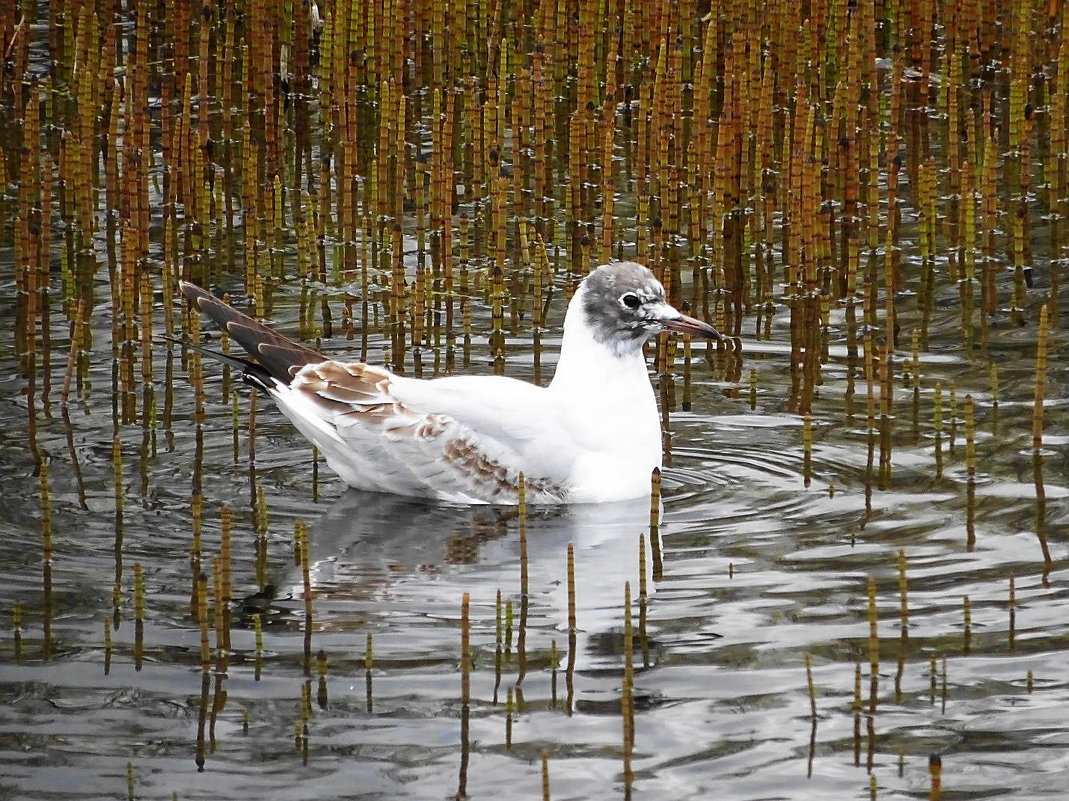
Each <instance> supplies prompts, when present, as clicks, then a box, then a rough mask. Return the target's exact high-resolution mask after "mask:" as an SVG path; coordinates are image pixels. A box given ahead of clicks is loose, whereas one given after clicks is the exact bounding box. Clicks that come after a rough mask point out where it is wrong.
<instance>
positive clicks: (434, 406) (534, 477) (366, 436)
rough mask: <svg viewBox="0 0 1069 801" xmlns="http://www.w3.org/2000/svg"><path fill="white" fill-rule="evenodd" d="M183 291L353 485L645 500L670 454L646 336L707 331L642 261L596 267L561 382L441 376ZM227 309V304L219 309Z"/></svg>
mask: <svg viewBox="0 0 1069 801" xmlns="http://www.w3.org/2000/svg"><path fill="white" fill-rule="evenodd" d="M182 290H183V292H184V293H185V294H186V296H187V297H189V298H190V300H192V301H194V303H196V305H197V306H198V308H200V309H201V310H203V311H205V312H206V313H208V314H209V316H211V317H213V318H214V319H215V320H216V322H218V323H219V324H220V325H222V326H224V327H226V328H227V330H228V331H230V333H231V334H232V335H234V337H235V338H236V339H237V340H238V341H239V342H240V343H241V344H242V345H243V347H245V349H246V350H248V351H249V352H250V353H252V354H253V355H254V356H257V357H258V362H257V363H243V366H244V367H245V368H246V369H245V373H244V377H245V378H246V380H248V381H250V383H253V384H257V385H259V386H261V387H263V388H265V389H266V390H267V391H268V392H269V393H270V394H271V396H272V398H273V399H274V400H275V402H276V403H277V405H278V407H279V408H280V409H281V410H282V412H283V413H284V414H285V415H286V417H288V418H289V419H290V420H291V421H292V422H293V424H294V425H295V426H296V427H297V429H298V430H300V431H301V433H302V434H304V436H305V437H307V438H308V439H309V440H311V441H312V442H313V443H314V444H315V445H316V446H317V447H318V449H319V451H320V453H321V454H322V455H323V457H324V458H325V460H326V462H327V464H328V465H329V466H330V467H331V468H332V469H333V470H334V471H335V472H336V473H337V474H338V475H339V476H340V477H341V478H342V479H343V480H344V481H345V482H346V483H347V484H349V485H350V486H352V487H355V488H357V489H363V490H371V491H377V492H388V493H395V494H399V495H410V496H418V497H429V498H436V499H439V500H444V501H451V502H457V503H505V504H515V503H516V502H517V500H518V487H519V481H520V475H521V474H522V475H523V476H524V480H525V483H526V488H527V499H528V501H529V502H533V503H598V502H603V501H617V500H624V499H628V498H636V497H640V496H642V495H645V494H647V493H648V492H649V488H650V475H651V473H652V471H653V469H654V468H655V467H659V466H660V464H661V428H660V419H659V416H658V414H657V404H656V398H655V396H654V392H653V387H652V385H651V383H650V378H649V374H648V371H647V366H646V360H645V357H644V355H643V351H642V344H643V342H645V340H646V339H648V338H649V337H650V336H652V335H653V334H655V333H657V332H658V331H662V330H665V329H675V330H679V331H684V332H688V333H694V334H699V335H703V336H707V337H716V336H718V334H717V333H716V331H715V330H714V329H712V328H711V327H710V326H707V325H705V324H704V323H701V322H699V321H697V320H694V319H693V318H690V317H687V316H685V315H682V314H680V313H679V312H678V311H676V310H675V309H674V308H672V307H671V306H669V305H668V304H667V303H666V302H665V299H664V290H663V288H662V287H661V285H660V283H658V282H657V280H656V279H655V278H654V277H653V274H652V273H651V272H650V271H649V270H648V269H646V268H645V267H643V266H641V265H638V264H635V263H632V262H622V263H617V264H611V265H603V266H602V267H599V268H598V269H597V270H595V271H593V272H592V273H591V274H590V275H589V276H588V277H587V278H586V279H584V281H583V282H582V284H580V286H579V288H578V289H577V290H576V293H575V295H574V296H573V298H572V300H571V302H570V303H569V306H568V311H567V314H566V316H565V321H564V336H563V339H562V343H561V352H560V358H559V360H558V362H557V369H556V372H555V374H554V376H553V380H552V381H551V382H550V384H549V385H548V386H546V387H539V386H536V385H534V384H530V383H527V382H524V381H520V380H517V379H514V378H506V377H501V376H450V377H445V378H437V379H431V380H423V379H416V378H408V377H404V376H396V375H393V374H391V373H389V372H388V371H386V370H384V369H382V368H379V367H374V366H371V365H367V364H362V363H355V364H345V363H342V362H337V361H333V360H329V359H326V358H324V357H323V356H321V355H319V354H315V353H314V352H313V351H309V350H307V349H305V348H303V347H302V346H299V345H297V344H295V343H292V342H290V341H289V340H286V339H284V338H283V337H281V336H279V335H278V334H275V333H274V332H272V331H271V330H270V329H267V328H266V327H264V326H262V325H260V324H259V323H256V322H255V321H253V320H251V319H250V318H247V317H245V316H244V315H241V314H240V313H239V312H236V311H234V310H233V309H230V307H228V306H226V305H225V304H223V303H222V302H221V301H218V300H217V299H215V298H213V297H212V296H210V295H209V294H208V293H206V292H204V290H201V289H199V288H197V287H194V286H193V285H191V284H183V285H182ZM220 307H221V308H220Z"/></svg>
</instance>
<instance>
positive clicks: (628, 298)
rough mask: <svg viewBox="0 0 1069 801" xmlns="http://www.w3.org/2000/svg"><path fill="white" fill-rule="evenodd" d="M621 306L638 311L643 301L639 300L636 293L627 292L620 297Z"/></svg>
mask: <svg viewBox="0 0 1069 801" xmlns="http://www.w3.org/2000/svg"><path fill="white" fill-rule="evenodd" d="M620 305H621V306H626V307H627V308H629V309H637V308H638V307H639V306H641V305H642V301H641V300H639V299H638V295H636V294H635V293H634V292H625V293H624V294H623V295H621V296H620Z"/></svg>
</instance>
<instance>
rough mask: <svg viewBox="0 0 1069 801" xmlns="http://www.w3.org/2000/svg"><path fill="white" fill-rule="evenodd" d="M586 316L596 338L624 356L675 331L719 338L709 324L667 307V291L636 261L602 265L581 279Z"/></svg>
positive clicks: (584, 313)
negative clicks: (665, 292) (648, 341)
mask: <svg viewBox="0 0 1069 801" xmlns="http://www.w3.org/2000/svg"><path fill="white" fill-rule="evenodd" d="M583 289H584V291H583V297H582V305H583V316H584V318H585V321H586V324H587V326H588V327H589V329H590V330H591V332H592V333H593V336H594V339H595V341H597V342H600V343H601V344H603V345H607V346H608V347H610V348H611V349H612V350H613V351H614V352H615V353H617V354H623V353H627V352H630V351H634V350H637V349H638V348H640V347H641V346H642V343H643V342H645V341H646V340H647V339H649V338H650V337H651V336H653V335H654V334H657V333H659V332H661V331H664V330H669V329H670V330H675V331H681V332H684V333H689V334H696V335H698V336H704V337H708V338H710V339H719V338H720V334H719V333H717V331H716V329H714V328H713V327H712V326H710V325H706V324H705V323H702V322H700V321H698V320H695V319H694V318H692V317H687V316H686V315H684V314H680V313H679V312H678V311H677V310H676V309H674V308H672V307H671V306H670V305H668V302H667V300H666V299H665V294H664V287H663V286H661V282H660V281H658V280H657V278H656V277H655V276H654V275H653V273H652V272H651V271H650V270H649V268H648V267H644V266H643V265H641V264H638V263H636V262H633V261H621V262H615V263H613V264H603V265H602V266H600V267H598V268H597V269H596V270H594V271H593V272H591V273H590V274H589V275H588V276H587V277H586V278H585V279H584V280H583Z"/></svg>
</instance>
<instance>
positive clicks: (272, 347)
mask: <svg viewBox="0 0 1069 801" xmlns="http://www.w3.org/2000/svg"><path fill="white" fill-rule="evenodd" d="M178 289H179V290H180V291H181V293H182V295H183V296H184V297H185V298H186V300H188V301H189V302H190V303H191V304H193V306H194V307H195V308H196V309H197V310H198V311H202V312H204V313H205V314H207V315H208V317H210V318H211V319H212V320H213V321H214V322H215V324H216V325H218V326H219V327H220V328H222V329H223V330H224V331H226V332H227V333H229V334H230V336H232V337H233V338H234V339H235V340H236V341H237V342H238V344H240V345H241V347H242V348H244V349H245V351H246V352H247V353H248V354H249V355H250V356H253V357H254V358H256V359H257V360H258V362H259V365H260V366H261V367H263V368H264V369H265V370H266V371H267V373H269V374H270V375H271V376H272V377H274V378H275V379H277V380H278V381H281V382H282V383H283V384H288V383H289V381H290V379H291V378H292V375H291V368H292V367H294V366H297V367H298V368H299V367H303V366H304V365H306V364H312V363H315V362H321V361H324V360H325V358H326V357H325V356H323V355H322V354H321V353H316V352H315V351H314V350H311V349H309V348H306V347H304V346H303V345H299V344H297V343H296V342H294V341H293V340H290V339H287V338H286V337H284V336H282V335H281V334H279V333H276V332H275V331H272V330H271V329H270V328H268V327H267V326H266V325H264V324H263V323H261V322H258V321H257V320H254V319H253V318H251V317H249V316H248V315H247V314H244V313H242V312H240V311H238V310H237V309H235V308H234V307H233V306H231V305H229V304H228V303H225V302H224V301H222V300H221V299H219V298H217V297H215V295H213V294H212V293H211V292H209V291H208V290H206V289H204V288H203V287H199V286H197V285H196V284H191V283H190V282H189V281H181V280H180V281H179V282H178Z"/></svg>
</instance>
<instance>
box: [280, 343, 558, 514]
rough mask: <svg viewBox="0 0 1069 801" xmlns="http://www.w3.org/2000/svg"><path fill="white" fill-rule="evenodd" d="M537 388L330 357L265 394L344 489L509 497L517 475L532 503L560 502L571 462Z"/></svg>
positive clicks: (470, 498)
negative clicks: (416, 375) (411, 373)
mask: <svg viewBox="0 0 1069 801" xmlns="http://www.w3.org/2000/svg"><path fill="white" fill-rule="evenodd" d="M544 393H545V390H543V389H541V388H540V387H536V386H534V385H532V384H526V383H524V382H522V381H516V380H515V379H507V378H499V377H496V376H482V377H456V378H440V379H434V380H430V381H424V380H419V379H412V378H404V377H401V376H395V375H392V374H391V373H389V372H388V371H386V370H384V369H382V368H380V367H374V366H372V365H368V364H361V363H353V364H345V363H342V362H337V361H332V360H327V361H322V362H319V363H314V364H307V365H305V366H304V367H302V368H301V369H300V370H298V371H297V372H296V374H295V375H294V376H293V379H292V380H291V381H290V383H289V385H288V386H287V387H279V388H278V389H275V390H273V391H272V394H273V395H274V396H275V399H276V401H277V402H278V404H279V406H280V408H281V409H282V410H283V412H285V414H286V415H287V416H288V417H289V418H290V420H292V421H293V423H294V424H295V425H296V426H297V428H298V429H300V430H301V432H302V433H304V434H305V436H307V437H308V438H309V439H311V440H312V441H313V442H314V443H315V444H316V445H317V446H318V447H319V449H320V451H321V452H322V453H323V455H324V457H325V458H326V460H327V463H328V464H329V465H330V466H331V468H333V469H334V470H335V472H337V473H338V474H339V475H340V476H341V477H342V478H343V479H345V481H346V482H347V483H348V484H350V485H351V486H354V487H357V488H360V489H369V490H377V491H386V492H398V493H402V494H407V495H420V496H428V497H436V498H441V499H445V500H454V501H459V502H464V503H471V502H484V503H515V502H516V498H517V493H518V489H519V477H520V474H521V472H522V473H523V474H524V478H525V481H526V484H527V488H528V496H527V497H528V498H529V500H531V501H532V502H560V501H561V500H563V499H564V498H565V496H566V495H567V492H568V486H567V479H568V476H569V473H570V471H571V464H572V462H573V461H574V458H573V455H572V454H570V453H569V447H568V445H567V443H561V442H560V441H559V438H558V437H556V436H554V434H555V428H556V427H555V425H554V422H553V420H552V419H551V418H552V415H548V414H545V412H546V409H547V406H546V403H545V398H544V397H543V396H544ZM540 413H542V414H540ZM547 418H549V419H547Z"/></svg>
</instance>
